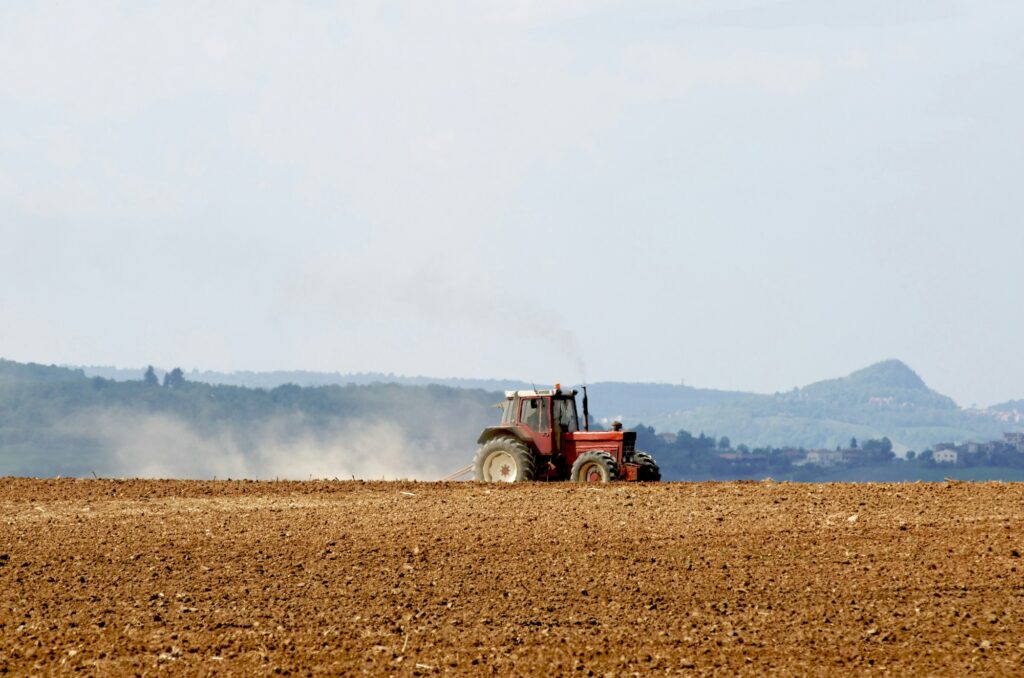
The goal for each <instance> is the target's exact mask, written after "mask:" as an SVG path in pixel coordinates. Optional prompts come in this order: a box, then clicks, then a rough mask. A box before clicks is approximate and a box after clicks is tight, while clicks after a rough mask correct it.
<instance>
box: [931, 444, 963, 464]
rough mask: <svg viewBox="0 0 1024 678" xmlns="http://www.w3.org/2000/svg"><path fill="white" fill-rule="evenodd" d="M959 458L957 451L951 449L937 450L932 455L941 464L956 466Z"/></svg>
mask: <svg viewBox="0 0 1024 678" xmlns="http://www.w3.org/2000/svg"><path fill="white" fill-rule="evenodd" d="M958 456H959V455H957V452H956V450H953V449H949V448H945V449H941V450H935V451H934V452H933V453H932V459H933V460H935V461H936V462H937V463H940V464H955V463H956V460H957V457H958Z"/></svg>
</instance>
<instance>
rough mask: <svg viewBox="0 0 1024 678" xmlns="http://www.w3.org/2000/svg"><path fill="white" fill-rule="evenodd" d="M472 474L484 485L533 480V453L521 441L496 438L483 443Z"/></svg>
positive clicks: (474, 462)
mask: <svg viewBox="0 0 1024 678" xmlns="http://www.w3.org/2000/svg"><path fill="white" fill-rule="evenodd" d="M473 473H474V476H475V477H476V479H477V480H478V481H480V482H484V483H517V482H522V481H524V480H533V477H534V474H535V462H534V459H533V452H531V451H530V448H528V447H527V446H526V445H525V444H524V443H523V442H522V441H521V440H517V439H515V438H511V437H509V436H497V437H495V438H491V439H490V440H488V441H487V442H486V443H484V444H483V445H482V446H481V447H480V449H479V450H478V451H477V453H476V459H474V460H473Z"/></svg>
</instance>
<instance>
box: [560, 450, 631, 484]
mask: <svg viewBox="0 0 1024 678" xmlns="http://www.w3.org/2000/svg"><path fill="white" fill-rule="evenodd" d="M618 477H619V469H618V467H617V466H616V465H615V459H613V458H612V455H610V454H608V453H607V452H596V451H595V452H584V453H583V454H581V455H580V456H578V457H576V461H575V462H573V465H572V475H570V476H569V479H570V480H572V481H573V482H574V483H610V482H611V481H613V480H615V479H616V478H618Z"/></svg>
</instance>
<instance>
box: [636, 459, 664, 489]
mask: <svg viewBox="0 0 1024 678" xmlns="http://www.w3.org/2000/svg"><path fill="white" fill-rule="evenodd" d="M633 461H635V462H636V463H638V464H640V473H639V474H638V475H637V480H644V481H648V482H657V481H659V480H661V469H660V468H659V467H658V462H656V461H654V457H652V456H651V455H649V454H647V453H646V452H637V453H636V454H634V455H633Z"/></svg>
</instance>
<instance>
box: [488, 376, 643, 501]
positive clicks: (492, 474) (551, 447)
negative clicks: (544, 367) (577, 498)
mask: <svg viewBox="0 0 1024 678" xmlns="http://www.w3.org/2000/svg"><path fill="white" fill-rule="evenodd" d="M498 407H500V408H501V423H500V424H498V425H497V426H489V427H487V428H485V429H484V431H483V433H481V434H480V438H479V440H477V442H478V443H479V444H480V449H479V450H478V451H477V453H476V458H475V459H474V462H473V471H474V475H475V477H476V479H477V480H479V481H483V482H505V483H514V482H519V481H523V480H572V481H574V482H581V483H607V482H611V481H613V480H650V481H654V480H661V471H660V470H659V469H658V465H657V464H656V463H655V461H654V459H653V458H652V457H651V455H649V454H647V453H646V452H637V451H636V449H635V447H636V433H635V432H634V431H623V430H622V425H621V424H619V423H618V422H616V423H615V425H614V426H613V429H614V430H611V431H591V430H590V415H589V412H588V411H587V389H586V387H585V386H584V387H583V430H582V431H581V430H580V428H579V420H578V418H577V416H576V391H574V390H570V391H563V390H562V388H561V386H557V385H556V386H555V388H553V389H545V390H537V391H506V392H505V400H504V402H502V403H500V404H499V405H498Z"/></svg>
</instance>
